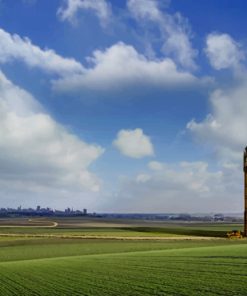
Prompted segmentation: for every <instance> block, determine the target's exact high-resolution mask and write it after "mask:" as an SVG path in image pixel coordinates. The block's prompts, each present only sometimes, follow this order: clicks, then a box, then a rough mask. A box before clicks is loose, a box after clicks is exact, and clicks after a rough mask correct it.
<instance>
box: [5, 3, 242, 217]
mask: <svg viewBox="0 0 247 296" xmlns="http://www.w3.org/2000/svg"><path fill="white" fill-rule="evenodd" d="M246 6H247V4H246V1H244V0H241V1H240V0H236V1H234V3H233V1H230V0H222V1H208V0H207V1H206V0H203V1H193V0H187V1H179V0H171V1H169V0H167V1H158V0H119V1H114V0H112V1H110V0H90V1H89V0H53V1H46V0H42V1H41V0H18V1H16V0H8V1H7V0H1V1H0V28H1V31H0V35H1V36H0V70H1V73H0V74H1V75H0V114H1V118H2V119H0V135H1V138H2V140H0V154H1V156H0V185H1V186H0V187H1V188H2V189H1V190H0V204H1V205H2V206H6V207H7V206H9V207H11V206H18V205H23V206H35V205H37V204H41V206H50V207H53V208H63V207H67V206H69V207H74V208H82V207H87V208H89V210H92V211H107V212H113V211H117V212H219V211H220V212H231V211H233V212H240V211H242V194H243V192H242V176H241V174H242V172H241V161H242V151H243V148H244V146H245V144H246V142H247V141H246V139H247V129H246V125H247V102H246V98H245V91H246V90H247V80H246V78H245V77H246V46H247V44H246V32H245V27H246V18H245V15H244V13H245V11H246Z"/></svg>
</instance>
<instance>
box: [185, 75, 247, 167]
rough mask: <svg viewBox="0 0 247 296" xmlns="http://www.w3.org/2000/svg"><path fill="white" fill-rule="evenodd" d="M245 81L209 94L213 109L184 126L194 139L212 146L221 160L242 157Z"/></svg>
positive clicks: (245, 137) (245, 142)
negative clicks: (197, 120)
mask: <svg viewBox="0 0 247 296" xmlns="http://www.w3.org/2000/svg"><path fill="white" fill-rule="evenodd" d="M246 93H247V81H246V82H242V83H241V84H240V85H238V86H235V87H232V88H226V89H218V90H215V91H214V92H213V93H212V94H211V97H210V101H211V105H212V113H211V114H209V115H208V116H207V117H206V118H205V120H204V121H202V122H196V121H195V120H192V121H190V122H189V123H188V125H187V128H188V129H189V130H190V131H191V132H192V134H193V135H194V136H195V137H196V139H197V140H198V141H199V142H200V143H202V144H204V145H206V146H207V147H209V148H210V149H213V150H214V151H215V152H216V153H217V155H218V156H219V157H220V159H223V160H224V161H235V162H236V161H237V162H239V161H240V159H241V158H242V150H243V148H244V147H245V146H246V145H247V128H246V127H247V100H246Z"/></svg>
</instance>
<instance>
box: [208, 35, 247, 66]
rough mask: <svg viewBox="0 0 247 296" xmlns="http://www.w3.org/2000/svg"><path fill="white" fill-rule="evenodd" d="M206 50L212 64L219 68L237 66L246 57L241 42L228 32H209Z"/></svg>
mask: <svg viewBox="0 0 247 296" xmlns="http://www.w3.org/2000/svg"><path fill="white" fill-rule="evenodd" d="M205 51H206V54H207V56H208V58H209V61H210V64H211V65H212V67H214V68H215V69H217V70H220V69H226V68H237V67H239V65H240V62H241V61H242V60H243V59H244V58H245V55H244V52H243V50H242V49H241V46H240V44H239V43H237V42H236V41H235V40H234V39H232V37H231V36H230V35H228V34H217V33H212V34H209V35H208V36H207V39H206V48H205Z"/></svg>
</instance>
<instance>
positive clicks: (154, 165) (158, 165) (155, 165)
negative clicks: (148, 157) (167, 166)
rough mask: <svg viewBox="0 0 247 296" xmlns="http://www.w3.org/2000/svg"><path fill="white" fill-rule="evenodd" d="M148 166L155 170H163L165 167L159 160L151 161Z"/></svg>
mask: <svg viewBox="0 0 247 296" xmlns="http://www.w3.org/2000/svg"><path fill="white" fill-rule="evenodd" d="M148 167H149V168H150V169H151V170H153V171H161V170H162V169H163V164H162V163H161V162H158V161H150V162H149V163H148Z"/></svg>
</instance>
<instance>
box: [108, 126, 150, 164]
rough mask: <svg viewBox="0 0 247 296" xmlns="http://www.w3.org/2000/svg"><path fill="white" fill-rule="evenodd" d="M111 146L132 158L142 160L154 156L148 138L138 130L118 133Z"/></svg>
mask: <svg viewBox="0 0 247 296" xmlns="http://www.w3.org/2000/svg"><path fill="white" fill-rule="evenodd" d="M113 145H114V146H115V147H116V148H117V149H118V150H119V151H120V152H121V153H122V154H123V155H125V156H129V157H133V158H142V157H145V156H152V155H153V154H154V150H153V145H152V143H151V141H150V138H149V137H148V136H146V135H145V134H144V133H143V131H142V129H140V128H137V129H135V130H121V131H119V132H118V135H117V138H116V140H114V142H113Z"/></svg>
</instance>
